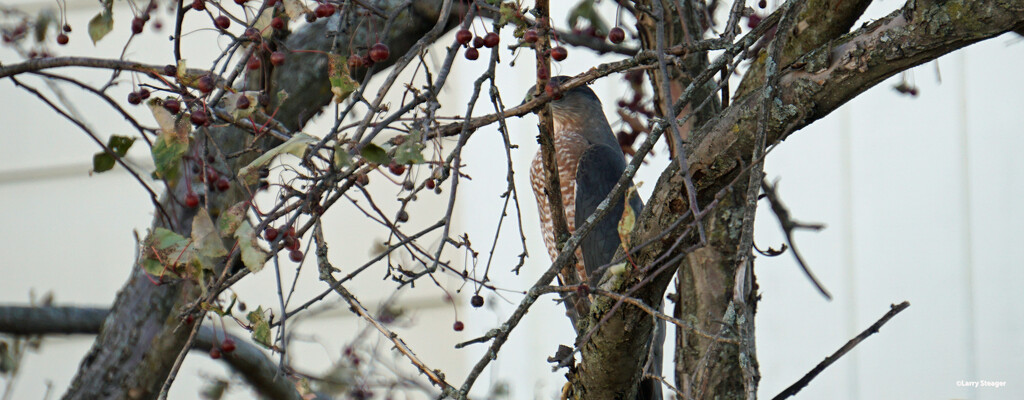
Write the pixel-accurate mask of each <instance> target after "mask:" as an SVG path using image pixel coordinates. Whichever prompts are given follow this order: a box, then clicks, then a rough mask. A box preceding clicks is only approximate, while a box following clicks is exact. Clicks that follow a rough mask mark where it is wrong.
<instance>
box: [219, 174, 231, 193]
mask: <svg viewBox="0 0 1024 400" xmlns="http://www.w3.org/2000/svg"><path fill="white" fill-rule="evenodd" d="M228 189H231V181H229V180H228V178H227V177H224V176H222V177H220V179H217V190H219V191H221V192H224V191H227V190H228Z"/></svg>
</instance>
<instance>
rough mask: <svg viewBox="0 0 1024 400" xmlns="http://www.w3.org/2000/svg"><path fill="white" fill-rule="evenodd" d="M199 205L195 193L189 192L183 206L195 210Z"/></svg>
mask: <svg viewBox="0 0 1024 400" xmlns="http://www.w3.org/2000/svg"><path fill="white" fill-rule="evenodd" d="M198 205H199V196H196V194H195V193H192V192H189V193H188V194H186V195H185V206H186V207H188V208H196V206H198Z"/></svg>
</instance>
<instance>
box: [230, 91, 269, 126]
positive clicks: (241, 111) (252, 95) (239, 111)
mask: <svg viewBox="0 0 1024 400" xmlns="http://www.w3.org/2000/svg"><path fill="white" fill-rule="evenodd" d="M259 93H260V92H256V91H248V92H235V93H228V94H226V95H224V110H225V111H227V112H228V114H231V116H232V117H234V118H235V119H236V120H237V119H242V118H245V117H248V116H250V115H252V113H253V111H256V105H257V104H259V100H258V99H257V97H256V96H258V95H259ZM242 96H245V97H247V98H248V99H249V107H248V108H238V99H239V98H240V97H242Z"/></svg>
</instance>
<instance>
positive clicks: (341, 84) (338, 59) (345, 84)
mask: <svg viewBox="0 0 1024 400" xmlns="http://www.w3.org/2000/svg"><path fill="white" fill-rule="evenodd" d="M327 74H328V75H327V77H328V79H329V80H330V81H331V93H334V101H335V102H336V103H340V102H342V101H343V100H345V99H346V98H348V95H350V94H352V92H354V91H356V89H358V88H359V82H356V81H355V79H352V76H351V73H350V72H349V70H348V57H345V56H342V55H338V54H328V55H327Z"/></svg>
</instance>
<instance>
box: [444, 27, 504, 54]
mask: <svg viewBox="0 0 1024 400" xmlns="http://www.w3.org/2000/svg"><path fill="white" fill-rule="evenodd" d="M455 41H456V42H458V43H459V44H460V45H462V47H465V48H466V53H465V54H463V56H465V57H466V59H467V60H476V59H478V58H480V50H478V49H479V48H481V47H487V48H488V49H493V48H495V47H497V46H498V43H500V42H501V37H500V36H498V34H497V33H495V32H487V34H485V35H484V36H483V37H480V36H475V37H474V36H473V33H472V32H470V31H469V29H465V28H463V29H459V30H458V32H455ZM470 42H472V43H473V45H472V46H470Z"/></svg>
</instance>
